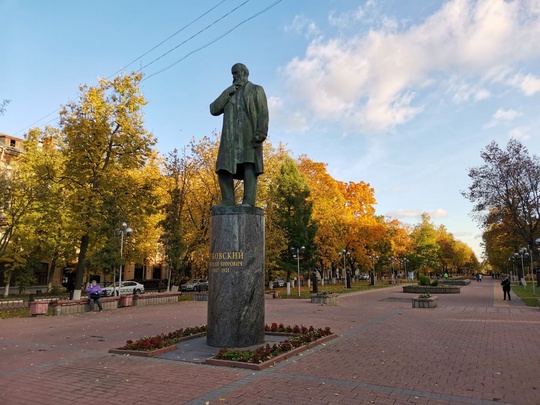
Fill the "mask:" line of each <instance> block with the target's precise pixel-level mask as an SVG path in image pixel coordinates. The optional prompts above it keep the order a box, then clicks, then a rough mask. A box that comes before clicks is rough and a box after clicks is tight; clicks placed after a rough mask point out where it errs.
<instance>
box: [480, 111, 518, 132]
mask: <svg viewBox="0 0 540 405" xmlns="http://www.w3.org/2000/svg"><path fill="white" fill-rule="evenodd" d="M521 115H523V114H522V113H520V112H519V111H516V110H502V109H498V110H497V111H496V112H495V114H493V116H492V117H491V121H490V122H488V123H487V124H485V125H484V129H489V128H493V127H496V126H497V125H499V124H500V123H501V122H503V121H513V120H515V119H516V118H518V117H520V116H521Z"/></svg>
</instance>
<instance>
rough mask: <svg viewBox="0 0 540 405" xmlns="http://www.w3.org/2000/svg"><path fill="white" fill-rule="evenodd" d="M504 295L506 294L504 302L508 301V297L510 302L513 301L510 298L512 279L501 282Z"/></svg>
mask: <svg viewBox="0 0 540 405" xmlns="http://www.w3.org/2000/svg"><path fill="white" fill-rule="evenodd" d="M501 285H502V289H503V294H504V298H503V299H504V300H505V301H506V296H507V295H508V301H512V299H511V298H510V279H509V278H508V277H505V278H504V280H503V281H501Z"/></svg>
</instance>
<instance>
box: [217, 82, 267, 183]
mask: <svg viewBox="0 0 540 405" xmlns="http://www.w3.org/2000/svg"><path fill="white" fill-rule="evenodd" d="M210 113H211V114H212V115H215V116H217V115H221V114H223V128H222V130H221V141H220V144H219V152H218V157H217V161H216V172H218V171H220V170H226V171H228V172H229V173H232V175H233V177H234V178H235V179H239V180H243V178H244V173H243V167H242V166H241V165H242V164H243V163H254V164H255V173H256V174H257V175H259V174H261V173H263V172H264V167H263V150H262V141H263V140H264V139H265V138H266V136H267V134H268V105H267V101H266V94H265V93H264V90H263V88H262V87H261V86H258V85H256V84H253V83H251V82H247V83H246V84H245V86H243V87H241V88H240V89H238V91H237V92H236V93H235V94H234V95H232V96H229V94H228V92H227V90H225V91H224V92H223V93H221V95H220V96H219V97H218V98H217V99H216V100H215V101H214V102H213V103H212V104H210ZM255 135H258V136H259V137H261V142H258V143H255ZM254 146H255V147H254ZM238 165H240V166H238Z"/></svg>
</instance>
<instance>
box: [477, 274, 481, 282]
mask: <svg viewBox="0 0 540 405" xmlns="http://www.w3.org/2000/svg"><path fill="white" fill-rule="evenodd" d="M476 281H477V282H479V281H480V273H476Z"/></svg>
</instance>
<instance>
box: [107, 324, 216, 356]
mask: <svg viewBox="0 0 540 405" xmlns="http://www.w3.org/2000/svg"><path fill="white" fill-rule="evenodd" d="M204 335H206V326H194V327H188V328H185V329H183V328H182V329H178V330H175V331H174V332H169V333H162V334H160V335H156V336H152V337H143V338H140V339H139V340H136V341H133V340H128V341H127V342H126V344H125V345H124V346H122V347H119V348H117V349H111V350H109V353H115V354H130V355H134V356H144V357H152V356H156V355H158V354H162V353H166V352H170V351H173V350H176V349H177V347H176V345H177V344H178V343H179V342H183V341H185V340H189V339H195V338H198V337H201V336H204Z"/></svg>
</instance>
